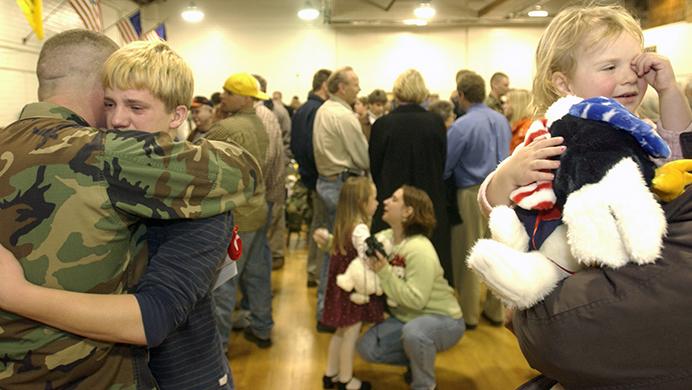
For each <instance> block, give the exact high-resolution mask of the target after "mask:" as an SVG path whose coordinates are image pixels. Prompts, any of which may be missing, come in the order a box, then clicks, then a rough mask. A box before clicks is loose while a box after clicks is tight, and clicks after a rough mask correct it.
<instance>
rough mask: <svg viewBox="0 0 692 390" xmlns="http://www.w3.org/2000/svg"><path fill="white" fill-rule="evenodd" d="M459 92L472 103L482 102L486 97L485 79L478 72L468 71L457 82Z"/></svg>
mask: <svg viewBox="0 0 692 390" xmlns="http://www.w3.org/2000/svg"><path fill="white" fill-rule="evenodd" d="M457 92H459V94H462V93H463V94H464V98H465V99H466V100H468V101H469V102H471V103H482V102H483V100H484V99H485V81H483V77H481V76H480V75H478V74H476V73H466V74H464V75H462V76H461V78H460V79H459V83H458V84H457Z"/></svg>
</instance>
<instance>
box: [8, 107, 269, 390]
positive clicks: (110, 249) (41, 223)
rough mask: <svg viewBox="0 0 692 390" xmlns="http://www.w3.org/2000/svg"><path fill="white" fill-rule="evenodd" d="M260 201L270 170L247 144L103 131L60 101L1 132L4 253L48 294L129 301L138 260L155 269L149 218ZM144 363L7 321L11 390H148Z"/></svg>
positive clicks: (127, 351) (117, 348)
mask: <svg viewBox="0 0 692 390" xmlns="http://www.w3.org/2000/svg"><path fill="white" fill-rule="evenodd" d="M258 197H261V198H264V184H263V179H262V177H261V170H260V167H259V164H258V163H257V160H256V159H255V158H254V157H253V156H251V155H250V154H249V153H248V152H247V151H245V150H244V149H243V148H241V147H239V146H237V145H235V144H228V143H221V142H210V141H202V142H200V143H199V144H198V145H192V144H189V143H175V142H173V140H172V139H171V138H170V137H169V136H168V135H167V134H163V133H157V134H150V133H142V132H137V131H122V132H119V131H110V130H98V129H94V128H91V127H88V124H87V123H86V122H85V121H84V119H82V118H80V117H79V116H78V115H76V114H75V113H73V112H72V111H70V110H68V109H66V108H64V107H60V106H56V105H53V104H50V103H35V104H30V105H28V106H26V107H25V108H24V109H23V111H22V114H21V116H20V119H19V120H18V121H17V122H15V123H13V124H11V125H9V126H8V127H7V128H5V129H4V130H2V131H1V132H0V226H2V228H1V229H0V244H2V245H3V246H5V247H6V248H8V249H9V250H10V251H12V252H13V253H14V255H15V256H16V257H17V258H18V259H19V261H20V263H21V265H22V268H23V269H24V274H25V275H26V278H27V279H28V280H29V281H30V282H32V283H34V284H37V285H41V286H46V287H50V288H56V289H64V290H70V291H77V292H88V293H99V294H117V293H123V290H124V289H125V287H127V286H129V285H131V284H132V282H133V280H131V279H132V278H133V275H132V273H131V272H130V269H134V268H137V267H136V266H135V265H136V264H133V263H136V262H133V259H138V260H137V261H139V259H146V254H143V253H141V251H142V248H143V246H141V245H140V246H136V245H132V244H131V243H132V242H133V241H134V240H133V237H132V236H133V234H135V232H137V231H140V230H141V229H139V227H140V226H141V223H140V221H141V219H143V218H154V219H179V218H203V217H208V216H212V215H216V214H219V213H221V212H225V211H228V210H231V209H233V208H234V207H236V206H241V205H244V204H246V203H248V201H250V200H252V199H255V198H258ZM138 251H139V253H138ZM140 268H141V267H140ZM137 353H139V352H138V350H137V349H136V348H131V347H130V346H126V345H122V344H111V343H105V342H99V341H95V340H91V339H87V338H84V337H79V336H76V335H73V334H69V333H66V332H63V331H60V330H57V329H54V328H51V327H49V326H46V325H43V324H41V323H37V322H34V321H31V320H29V319H26V318H22V317H18V316H15V315H13V314H11V313H7V312H3V311H0V389H3V390H8V389H43V388H45V389H49V388H50V389H57V388H70V389H134V388H137V387H142V386H141V383H138V382H139V381H140V376H139V375H140V374H139V373H136V372H135V371H136V367H135V365H136V362H137V360H136V359H135V358H134V355H135V354H137Z"/></svg>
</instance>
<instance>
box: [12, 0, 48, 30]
mask: <svg viewBox="0 0 692 390" xmlns="http://www.w3.org/2000/svg"><path fill="white" fill-rule="evenodd" d="M17 5H18V6H19V8H20V9H21V10H22V12H23V13H24V16H26V20H27V21H28V22H29V26H31V29H32V30H34V33H35V34H36V37H37V38H38V39H43V0H17Z"/></svg>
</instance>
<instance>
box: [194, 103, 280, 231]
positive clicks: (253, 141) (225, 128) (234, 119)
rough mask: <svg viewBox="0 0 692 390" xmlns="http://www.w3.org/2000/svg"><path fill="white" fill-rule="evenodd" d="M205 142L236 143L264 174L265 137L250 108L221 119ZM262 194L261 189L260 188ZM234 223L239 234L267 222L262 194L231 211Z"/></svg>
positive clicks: (266, 137) (253, 110) (252, 109)
mask: <svg viewBox="0 0 692 390" xmlns="http://www.w3.org/2000/svg"><path fill="white" fill-rule="evenodd" d="M205 138H206V139H208V140H216V141H222V142H231V143H237V144H238V145H240V146H242V147H243V148H245V149H246V150H247V151H248V152H250V154H252V155H253V156H255V158H256V159H257V161H259V162H260V166H261V167H262V173H263V176H266V172H267V166H266V163H267V149H269V136H268V135H267V131H266V130H265V129H264V125H262V122H261V121H260V119H259V117H258V116H257V114H255V109H254V108H249V109H247V110H241V111H239V112H237V113H235V114H233V116H230V117H228V118H226V119H222V120H220V121H218V122H216V123H215V124H213V125H212V127H211V128H210V129H209V131H208V132H207V134H206V136H205ZM262 190H263V191H264V187H263V188H262ZM233 217H234V223H235V224H237V225H238V230H239V231H241V232H253V231H256V230H258V229H259V228H261V227H262V225H264V224H265V223H266V222H267V202H266V199H265V197H264V194H263V195H262V197H261V199H260V198H259V197H258V198H256V199H253V202H249V203H248V204H246V205H244V206H240V207H238V208H237V209H235V210H234V211H233Z"/></svg>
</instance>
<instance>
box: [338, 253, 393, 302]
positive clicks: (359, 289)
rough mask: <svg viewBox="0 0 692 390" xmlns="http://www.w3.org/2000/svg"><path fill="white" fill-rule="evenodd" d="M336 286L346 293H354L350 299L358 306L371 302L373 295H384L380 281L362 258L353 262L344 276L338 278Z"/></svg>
mask: <svg viewBox="0 0 692 390" xmlns="http://www.w3.org/2000/svg"><path fill="white" fill-rule="evenodd" d="M336 285H337V286H339V287H341V288H342V289H344V290H346V291H353V292H352V293H351V295H350V296H349V298H350V299H351V302H353V303H356V304H358V305H363V304H366V303H368V302H370V295H372V294H376V295H382V287H381V286H380V279H379V278H378V277H377V274H376V273H375V272H373V270H371V269H370V267H368V265H367V263H366V262H365V259H363V258H361V257H360V256H358V257H356V258H355V259H353V260H351V263H350V264H349V265H348V268H346V271H345V272H344V273H343V274H340V275H337V276H336Z"/></svg>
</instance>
